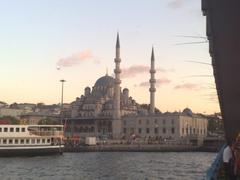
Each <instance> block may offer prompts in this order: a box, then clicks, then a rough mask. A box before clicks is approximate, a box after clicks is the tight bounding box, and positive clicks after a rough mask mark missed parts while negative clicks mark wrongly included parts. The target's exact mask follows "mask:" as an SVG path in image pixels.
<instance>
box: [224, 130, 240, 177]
mask: <svg viewBox="0 0 240 180" xmlns="http://www.w3.org/2000/svg"><path fill="white" fill-rule="evenodd" d="M223 165H224V170H225V174H226V177H227V179H228V180H237V179H240V135H238V137H237V138H236V141H234V142H228V145H227V147H226V148H225V149H224V151H223Z"/></svg>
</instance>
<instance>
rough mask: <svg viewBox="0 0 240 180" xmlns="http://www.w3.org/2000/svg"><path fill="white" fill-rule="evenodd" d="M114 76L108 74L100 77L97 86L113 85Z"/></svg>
mask: <svg viewBox="0 0 240 180" xmlns="http://www.w3.org/2000/svg"><path fill="white" fill-rule="evenodd" d="M114 82H115V80H114V78H113V77H112V76H108V75H105V76H103V77H101V78H99V79H98V80H97V81H96V83H95V85H94V86H95V87H99V86H102V87H113V86H114Z"/></svg>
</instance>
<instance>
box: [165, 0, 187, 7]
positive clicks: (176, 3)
mask: <svg viewBox="0 0 240 180" xmlns="http://www.w3.org/2000/svg"><path fill="white" fill-rule="evenodd" d="M184 3H185V0H171V1H170V2H169V3H168V7H169V8H171V9H179V8H181V7H182V6H183V5H184Z"/></svg>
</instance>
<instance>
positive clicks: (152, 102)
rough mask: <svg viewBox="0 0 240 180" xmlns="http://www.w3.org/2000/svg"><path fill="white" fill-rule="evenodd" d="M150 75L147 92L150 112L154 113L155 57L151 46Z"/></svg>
mask: <svg viewBox="0 0 240 180" xmlns="http://www.w3.org/2000/svg"><path fill="white" fill-rule="evenodd" d="M149 72H150V75H151V78H150V80H149V82H150V88H149V92H150V114H154V113H155V92H156V88H155V84H156V79H155V73H156V70H155V57H154V48H153V47H152V54H151V69H150V71H149Z"/></svg>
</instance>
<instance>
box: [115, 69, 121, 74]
mask: <svg viewBox="0 0 240 180" xmlns="http://www.w3.org/2000/svg"><path fill="white" fill-rule="evenodd" d="M121 72H122V71H121V69H114V73H115V74H120V73H121Z"/></svg>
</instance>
